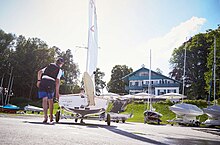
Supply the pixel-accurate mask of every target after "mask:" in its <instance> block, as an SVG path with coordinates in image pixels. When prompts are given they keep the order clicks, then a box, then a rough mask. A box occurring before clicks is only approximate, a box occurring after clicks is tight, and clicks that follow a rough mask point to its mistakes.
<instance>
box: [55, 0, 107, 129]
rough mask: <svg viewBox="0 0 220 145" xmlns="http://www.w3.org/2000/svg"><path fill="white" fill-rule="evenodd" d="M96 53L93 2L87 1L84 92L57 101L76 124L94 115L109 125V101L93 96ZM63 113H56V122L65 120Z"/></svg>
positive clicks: (68, 95)
mask: <svg viewBox="0 0 220 145" xmlns="http://www.w3.org/2000/svg"><path fill="white" fill-rule="evenodd" d="M97 53H98V36H97V15H96V5H95V0H89V29H88V49H87V61H86V72H84V74H83V82H84V90H85V92H81V93H79V94H67V95H61V96H60V99H59V106H60V108H61V109H63V110H65V111H68V112H71V113H72V115H71V117H72V118H73V119H75V121H76V122H77V120H78V119H81V123H83V121H82V120H83V119H95V118H94V116H95V115H99V117H96V119H98V120H105V121H106V122H107V124H108V125H110V120H111V119H110V114H106V113H105V111H106V109H107V107H108V103H109V100H108V99H106V98H104V97H101V96H96V95H95V88H94V80H95V79H94V72H95V71H96V65H97ZM62 112H63V111H60V110H59V111H58V112H57V113H56V122H58V121H59V119H60V118H66V117H67V116H65V115H64V116H62V114H61V113H62Z"/></svg>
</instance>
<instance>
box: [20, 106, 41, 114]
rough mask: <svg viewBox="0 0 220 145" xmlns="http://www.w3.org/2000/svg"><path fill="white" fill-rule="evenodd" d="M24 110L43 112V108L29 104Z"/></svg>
mask: <svg viewBox="0 0 220 145" xmlns="http://www.w3.org/2000/svg"><path fill="white" fill-rule="evenodd" d="M24 111H25V112H26V111H31V112H32V113H34V112H37V113H40V112H43V108H40V107H36V106H32V105H27V106H25V107H24Z"/></svg>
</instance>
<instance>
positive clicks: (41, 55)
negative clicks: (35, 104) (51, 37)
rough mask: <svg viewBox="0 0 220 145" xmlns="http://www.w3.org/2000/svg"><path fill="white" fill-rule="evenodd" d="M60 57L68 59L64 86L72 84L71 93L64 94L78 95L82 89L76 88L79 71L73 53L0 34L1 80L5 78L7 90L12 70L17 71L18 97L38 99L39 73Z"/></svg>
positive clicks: (34, 40) (34, 41) (65, 67)
mask: <svg viewBox="0 0 220 145" xmlns="http://www.w3.org/2000/svg"><path fill="white" fill-rule="evenodd" d="M57 56H61V57H63V58H64V59H65V65H64V66H63V67H64V68H63V69H64V72H65V78H64V81H63V82H62V84H65V83H66V85H69V84H71V89H70V90H65V89H64V92H74V91H76V90H77V89H78V88H79V87H78V85H77V84H76V82H77V81H76V80H77V77H78V74H79V70H78V66H77V65H76V64H75V63H74V62H73V57H72V54H71V51H70V50H67V51H66V52H61V51H60V49H59V48H58V47H51V48H50V47H48V45H47V44H46V43H45V42H44V41H42V40H40V39H39V38H28V39H26V38H25V37H24V36H22V35H20V36H18V37H16V36H15V35H12V34H6V33H5V32H4V31H2V30H0V60H1V61H0V76H1V77H2V76H3V75H4V84H3V87H7V83H8V80H9V73H10V70H13V72H12V75H13V77H14V83H13V92H14V94H15V96H17V97H26V98H30V99H34V98H36V95H37V90H38V89H37V87H36V82H37V72H38V70H40V69H42V68H44V67H46V66H47V65H48V64H49V63H52V62H55V60H56V57H57ZM61 89H62V88H61ZM78 90H79V89H78Z"/></svg>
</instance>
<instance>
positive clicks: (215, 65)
mask: <svg viewBox="0 0 220 145" xmlns="http://www.w3.org/2000/svg"><path fill="white" fill-rule="evenodd" d="M213 71H214V105H216V102H215V95H216V94H215V93H216V90H215V89H216V82H215V79H216V74H215V73H216V72H215V71H216V36H215V37H214V70H213Z"/></svg>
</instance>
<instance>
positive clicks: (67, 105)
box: [59, 94, 109, 116]
mask: <svg viewBox="0 0 220 145" xmlns="http://www.w3.org/2000/svg"><path fill="white" fill-rule="evenodd" d="M94 100H95V104H94V105H93V106H91V105H88V104H89V103H88V97H87V96H86V95H81V94H68V95H61V96H60V99H59V106H60V107H61V108H64V109H65V110H67V111H70V112H72V113H76V114H80V115H82V116H85V115H89V114H100V113H103V112H105V111H106V109H107V107H108V102H109V101H108V100H107V99H105V98H102V97H98V96H97V97H94Z"/></svg>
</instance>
